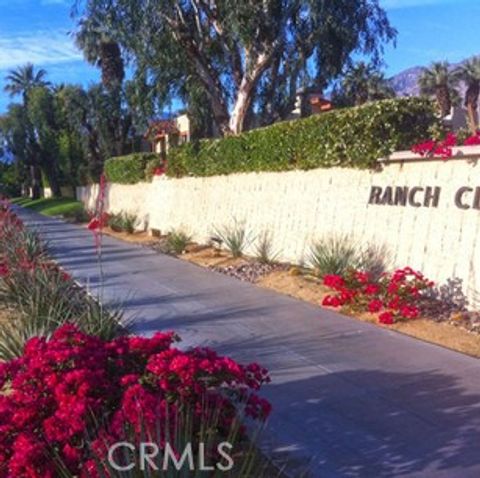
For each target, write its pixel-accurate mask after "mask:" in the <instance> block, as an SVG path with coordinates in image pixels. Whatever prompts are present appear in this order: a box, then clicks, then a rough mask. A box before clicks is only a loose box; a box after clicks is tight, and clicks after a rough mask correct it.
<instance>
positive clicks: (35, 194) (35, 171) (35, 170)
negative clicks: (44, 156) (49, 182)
mask: <svg viewBox="0 0 480 478" xmlns="http://www.w3.org/2000/svg"><path fill="white" fill-rule="evenodd" d="M30 175H31V179H32V199H40V193H41V187H42V172H41V171H40V168H39V167H38V166H37V165H36V164H33V165H32V166H30Z"/></svg>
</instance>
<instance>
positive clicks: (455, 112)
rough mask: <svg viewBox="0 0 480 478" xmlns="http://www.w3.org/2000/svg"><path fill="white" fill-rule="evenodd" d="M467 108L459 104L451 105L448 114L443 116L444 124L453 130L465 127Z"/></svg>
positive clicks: (466, 124)
mask: <svg viewBox="0 0 480 478" xmlns="http://www.w3.org/2000/svg"><path fill="white" fill-rule="evenodd" d="M467 117H468V114H467V110H466V109H465V108H463V107H461V106H452V109H451V110H450V114H449V115H447V116H445V118H443V122H444V123H445V125H446V126H447V127H448V128H450V129H451V130H453V131H458V130H459V129H463V128H467V126H468V123H467Z"/></svg>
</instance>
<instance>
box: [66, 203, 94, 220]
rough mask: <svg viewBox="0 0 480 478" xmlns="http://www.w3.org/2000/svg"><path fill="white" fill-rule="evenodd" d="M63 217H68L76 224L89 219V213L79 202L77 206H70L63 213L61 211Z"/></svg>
mask: <svg viewBox="0 0 480 478" xmlns="http://www.w3.org/2000/svg"><path fill="white" fill-rule="evenodd" d="M63 217H64V218H65V219H70V220H71V221H72V222H74V223H76V224H84V223H86V222H88V221H90V215H89V214H88V212H87V211H86V210H85V208H84V207H83V205H82V204H79V205H78V207H75V208H71V209H69V210H68V211H66V212H65V213H63Z"/></svg>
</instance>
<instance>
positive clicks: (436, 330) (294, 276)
mask: <svg viewBox="0 0 480 478" xmlns="http://www.w3.org/2000/svg"><path fill="white" fill-rule="evenodd" d="M104 232H105V233H106V234H108V235H111V236H114V237H117V238H118V239H122V240H125V241H128V242H134V243H138V244H150V243H153V242H155V240H156V238H154V237H152V236H150V235H149V234H148V233H146V232H140V233H135V234H126V233H118V232H114V231H112V230H110V229H105V231H104ZM179 257H180V258H181V259H182V260H186V261H189V262H192V263H194V264H197V265H199V266H202V267H212V266H213V267H227V266H237V265H241V264H245V263H246V262H247V261H248V259H246V258H236V259H235V258H233V257H232V256H231V255H229V254H228V253H227V252H226V251H218V250H217V249H215V248H213V247H207V246H199V245H194V244H192V245H190V246H188V247H187V251H186V252H185V253H184V254H182V255H180V256H179ZM257 285H258V286H260V287H264V288H266V289H272V290H275V291H276V292H279V293H281V294H286V295H289V296H291V297H295V298H296V299H300V300H304V301H306V302H310V303H312V304H315V305H320V306H321V303H322V300H323V298H324V297H325V295H326V294H328V293H329V291H328V289H326V288H325V287H323V286H322V284H321V281H319V280H318V279H316V278H315V277H313V276H309V275H305V274H304V273H302V271H301V270H300V269H298V268H296V267H293V268H291V269H290V270H289V271H276V272H272V273H271V274H269V275H267V276H265V277H263V278H262V279H260V280H259V281H258V282H257ZM355 318H356V319H358V320H363V321H365V322H370V323H375V324H377V325H378V326H379V327H386V326H383V325H380V324H378V322H377V320H376V319H375V317H374V316H372V315H371V314H362V315H360V316H355ZM388 328H390V329H392V330H396V331H397V332H400V333H402V334H406V335H409V336H411V337H415V338H417V339H420V340H424V341H426V342H431V343H434V344H437V345H440V346H442V347H446V348H449V349H453V350H457V351H458V352H462V353H464V354H467V355H472V356H474V357H479V358H480V335H477V334H474V333H471V332H468V331H467V330H465V329H462V328H460V327H456V326H454V325H451V324H446V323H437V322H434V321H432V320H415V321H410V322H401V323H398V324H394V325H393V326H388Z"/></svg>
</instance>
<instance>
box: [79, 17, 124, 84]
mask: <svg viewBox="0 0 480 478" xmlns="http://www.w3.org/2000/svg"><path fill="white" fill-rule="evenodd" d="M75 43H76V45H77V46H78V47H79V48H80V50H82V52H83V54H84V56H85V59H86V60H87V61H88V62H89V63H91V64H92V65H95V66H97V67H99V68H100V70H101V72H102V84H103V86H105V88H107V89H108V90H116V89H118V88H119V87H120V86H121V84H122V82H123V80H124V78H125V67H124V63H123V59H122V52H121V50H120V46H119V44H118V43H117V42H116V41H115V40H114V39H113V38H112V37H111V36H110V35H109V33H108V31H107V28H106V25H103V24H102V23H101V22H100V21H99V19H98V18H96V17H95V16H92V17H88V18H83V19H81V20H80V22H79V24H78V29H77V31H76V32H75Z"/></svg>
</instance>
